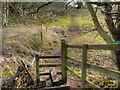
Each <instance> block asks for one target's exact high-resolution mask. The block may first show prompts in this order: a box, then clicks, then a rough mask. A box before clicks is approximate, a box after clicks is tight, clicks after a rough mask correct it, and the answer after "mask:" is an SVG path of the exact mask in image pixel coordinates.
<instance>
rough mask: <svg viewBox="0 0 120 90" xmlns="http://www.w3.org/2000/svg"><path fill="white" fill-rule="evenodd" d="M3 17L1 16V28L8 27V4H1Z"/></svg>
mask: <svg viewBox="0 0 120 90" xmlns="http://www.w3.org/2000/svg"><path fill="white" fill-rule="evenodd" d="M2 10H3V13H2V14H3V15H2V26H3V27H6V26H8V13H9V5H8V2H3V9H2Z"/></svg>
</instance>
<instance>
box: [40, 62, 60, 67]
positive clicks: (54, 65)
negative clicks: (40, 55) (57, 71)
mask: <svg viewBox="0 0 120 90" xmlns="http://www.w3.org/2000/svg"><path fill="white" fill-rule="evenodd" d="M59 66H61V63H57V64H54V63H49V64H40V65H39V67H59Z"/></svg>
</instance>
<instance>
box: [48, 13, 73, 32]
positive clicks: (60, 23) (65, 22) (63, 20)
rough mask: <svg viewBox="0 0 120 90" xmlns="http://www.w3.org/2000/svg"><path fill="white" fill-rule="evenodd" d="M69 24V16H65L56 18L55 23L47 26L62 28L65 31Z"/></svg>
mask: <svg viewBox="0 0 120 90" xmlns="http://www.w3.org/2000/svg"><path fill="white" fill-rule="evenodd" d="M70 23H71V16H70V15H66V16H64V17H61V18H58V19H57V20H56V21H54V22H53V23H51V24H50V25H49V26H62V27H63V28H64V29H65V30H67V29H68V28H69V26H70Z"/></svg>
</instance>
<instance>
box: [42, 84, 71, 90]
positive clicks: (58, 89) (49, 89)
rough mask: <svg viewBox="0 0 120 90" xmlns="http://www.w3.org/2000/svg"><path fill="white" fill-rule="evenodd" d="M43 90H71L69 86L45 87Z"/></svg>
mask: <svg viewBox="0 0 120 90" xmlns="http://www.w3.org/2000/svg"><path fill="white" fill-rule="evenodd" d="M41 90H71V89H70V86H69V85H61V86H55V87H45V88H43V89H41Z"/></svg>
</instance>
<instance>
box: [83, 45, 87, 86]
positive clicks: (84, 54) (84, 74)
mask: <svg viewBox="0 0 120 90" xmlns="http://www.w3.org/2000/svg"><path fill="white" fill-rule="evenodd" d="M87 47H88V45H87V44H83V46H82V54H83V56H82V88H85V87H86V68H87Z"/></svg>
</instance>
